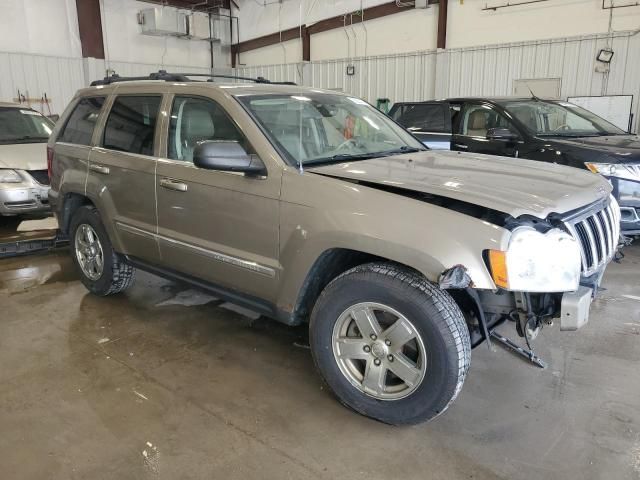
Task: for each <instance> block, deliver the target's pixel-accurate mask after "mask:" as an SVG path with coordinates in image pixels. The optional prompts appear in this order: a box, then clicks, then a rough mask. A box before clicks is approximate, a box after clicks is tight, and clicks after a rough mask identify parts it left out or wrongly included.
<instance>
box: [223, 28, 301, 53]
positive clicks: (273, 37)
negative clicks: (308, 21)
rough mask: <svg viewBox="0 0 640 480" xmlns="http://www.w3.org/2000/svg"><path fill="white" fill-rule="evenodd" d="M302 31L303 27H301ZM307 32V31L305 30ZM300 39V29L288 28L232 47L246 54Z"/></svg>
mask: <svg viewBox="0 0 640 480" xmlns="http://www.w3.org/2000/svg"><path fill="white" fill-rule="evenodd" d="M302 28H303V29H304V28H305V26H304V25H303V26H302ZM307 30H308V29H307ZM296 38H300V27H299V26H298V27H295V28H289V29H287V30H282V31H281V32H276V33H272V34H270V35H265V36H263V37H258V38H252V39H251V40H245V41H244V42H240V43H237V44H236V45H234V47H235V48H236V51H237V52H239V53H242V52H248V51H249V50H255V49H256V48H262V47H268V46H269V45H275V44H277V43H280V42H287V41H289V40H295V39H296Z"/></svg>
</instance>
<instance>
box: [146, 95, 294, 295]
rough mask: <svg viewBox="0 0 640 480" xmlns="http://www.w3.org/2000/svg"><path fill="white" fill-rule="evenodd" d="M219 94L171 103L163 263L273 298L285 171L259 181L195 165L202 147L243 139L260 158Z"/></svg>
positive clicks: (162, 176)
mask: <svg viewBox="0 0 640 480" xmlns="http://www.w3.org/2000/svg"><path fill="white" fill-rule="evenodd" d="M211 95H212V97H213V98H211V97H208V96H195V95H178V94H176V95H175V96H174V97H172V98H169V99H168V100H169V101H168V104H167V105H166V109H167V110H168V111H170V114H169V116H168V117H167V118H168V122H166V123H168V126H167V127H166V128H164V129H163V130H165V131H166V132H167V133H166V137H165V138H166V154H165V155H164V158H161V159H160V160H159V161H158V169H157V183H156V189H157V195H158V241H159V243H160V251H161V254H162V264H163V266H166V267H168V268H170V269H172V270H176V271H178V272H182V273H185V274H188V275H190V276H192V277H196V278H198V279H202V280H205V281H207V282H209V283H211V284H215V285H217V286H222V287H224V288H226V289H227V290H229V289H232V290H236V291H238V292H240V293H241V294H243V299H244V300H247V296H248V297H261V298H263V299H266V298H273V297H274V296H275V292H276V290H275V289H276V282H277V280H278V273H279V267H278V266H279V263H278V235H279V211H280V205H279V198H280V184H281V175H282V173H281V169H278V168H275V167H274V166H273V165H272V164H269V163H268V162H267V161H265V162H264V163H265V165H266V167H267V170H268V174H267V176H265V177H259V178H258V177H248V176H244V175H243V174H240V173H233V172H222V171H216V170H207V169H202V168H198V167H196V166H195V165H194V164H193V152H194V148H195V147H196V146H197V144H198V142H201V141H207V140H220V141H237V142H239V143H240V144H241V145H242V146H243V147H244V148H245V150H246V151H248V152H249V153H254V154H255V153H256V151H255V149H254V148H253V146H252V145H251V143H250V142H249V140H248V139H247V137H246V136H245V133H243V132H242V131H241V130H240V128H239V127H238V125H237V124H236V123H235V122H234V121H233V120H232V117H231V115H230V114H228V113H227V111H226V110H225V108H224V107H223V106H222V104H223V103H224V101H225V98H224V97H223V96H222V94H220V93H218V92H211ZM227 105H228V104H227ZM235 108H236V109H240V107H239V106H235ZM236 113H237V112H236ZM227 293H228V292H227ZM258 308H259V306H258Z"/></svg>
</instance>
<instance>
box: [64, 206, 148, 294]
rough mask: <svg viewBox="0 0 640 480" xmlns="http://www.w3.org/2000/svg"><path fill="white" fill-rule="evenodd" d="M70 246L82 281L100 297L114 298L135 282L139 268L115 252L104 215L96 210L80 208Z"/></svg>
mask: <svg viewBox="0 0 640 480" xmlns="http://www.w3.org/2000/svg"><path fill="white" fill-rule="evenodd" d="M69 243H70V245H71V257H72V258H73V263H74V264H75V265H76V267H77V268H78V271H79V272H80V281H81V282H82V283H83V284H84V286H85V287H87V289H88V290H89V291H90V292H91V293H93V294H95V295H99V296H106V295H112V294H115V293H119V292H121V291H123V290H125V289H126V288H128V287H129V286H130V285H131V284H132V283H133V281H134V277H135V268H134V267H132V266H131V265H129V264H127V263H126V261H125V259H124V258H123V257H122V256H121V255H120V254H118V253H116V252H115V251H114V250H113V246H112V245H111V241H110V240H109V236H108V235H107V231H106V230H105V228H104V225H103V224H102V220H101V219H100V214H99V213H98V210H97V209H96V208H95V207H94V206H90V205H87V206H83V207H80V208H78V210H76V212H75V213H74V215H73V217H72V218H71V225H70V228H69Z"/></svg>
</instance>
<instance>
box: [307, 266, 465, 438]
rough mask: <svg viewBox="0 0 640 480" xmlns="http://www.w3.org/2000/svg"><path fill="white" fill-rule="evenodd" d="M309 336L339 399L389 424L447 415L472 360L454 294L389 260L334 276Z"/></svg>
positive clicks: (316, 310)
mask: <svg viewBox="0 0 640 480" xmlns="http://www.w3.org/2000/svg"><path fill="white" fill-rule="evenodd" d="M309 339H310V344H311V352H312V355H313V359H314V362H315V364H316V367H317V368H318V370H319V372H320V375H321V376H322V377H323V379H324V380H325V381H326V383H327V384H328V385H329V387H330V388H331V390H332V391H333V392H334V393H335V394H336V396H337V397H338V398H339V400H340V401H341V402H342V403H343V404H345V405H346V406H348V407H349V408H351V409H353V410H355V411H356V412H358V413H360V414H362V415H365V416H368V417H372V418H375V419H377V420H380V421H382V422H385V423H389V424H394V425H399V424H415V423H420V422H424V421H427V420H431V419H433V418H435V417H436V416H438V415H440V414H441V413H442V412H444V411H445V410H446V409H447V408H448V406H449V405H450V404H451V402H453V401H454V400H455V398H456V396H457V395H458V393H459V392H460V390H461V388H462V384H463V383H464V379H465V376H466V374H467V371H468V369H469V365H470V361H471V342H470V339H469V331H468V329H467V326H466V323H465V320H464V317H463V315H462V313H461V311H460V309H459V308H458V306H457V305H456V303H455V302H454V300H453V299H452V298H451V296H450V295H449V294H448V293H447V292H445V291H443V290H441V289H440V288H438V287H437V286H436V285H434V284H432V283H430V282H429V281H427V280H426V279H424V278H423V277H421V276H420V275H419V274H417V273H414V272H412V271H410V270H407V269H403V268H400V267H398V266H395V265H393V264H385V263H375V264H367V265H361V266H358V267H355V268H353V269H351V270H349V271H347V272H345V273H344V274H342V275H340V276H339V277H337V278H336V279H335V280H333V281H332V282H331V283H330V284H329V285H328V286H327V287H326V288H325V289H324V291H323V292H322V294H321V295H320V298H319V299H318V301H317V303H316V305H315V307H314V309H313V312H312V315H311V321H310V325H309Z"/></svg>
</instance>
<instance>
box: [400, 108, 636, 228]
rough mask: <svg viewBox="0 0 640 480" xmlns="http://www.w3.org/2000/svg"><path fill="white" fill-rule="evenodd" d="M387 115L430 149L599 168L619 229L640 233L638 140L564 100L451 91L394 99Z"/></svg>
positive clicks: (592, 168) (634, 136)
mask: <svg viewBox="0 0 640 480" xmlns="http://www.w3.org/2000/svg"><path fill="white" fill-rule="evenodd" d="M389 115H390V116H391V117H392V118H393V119H394V120H396V121H397V122H398V123H400V124H401V125H403V126H404V127H405V128H407V129H408V130H410V131H411V132H413V134H414V135H415V136H416V137H418V138H419V139H420V140H421V141H422V142H423V143H424V144H425V145H427V146H428V147H429V148H432V149H451V150H460V151H465V152H477V153H486V154H491V155H502V156H510V157H521V158H527V159H531V160H540V161H543V162H553V163H559V164H563V165H569V166H572V167H577V168H582V169H589V170H591V171H592V172H594V173H600V174H602V175H604V176H605V177H606V178H607V179H608V180H609V181H610V182H611V184H612V186H613V194H614V196H615V197H616V199H617V200H618V203H619V204H620V208H621V212H622V225H621V226H622V231H623V233H625V234H627V235H640V139H639V138H638V136H637V135H633V134H630V133H628V132H625V131H624V130H622V129H620V128H618V127H616V126H615V125H613V124H611V123H609V122H608V121H606V120H604V119H603V118H600V117H598V116H597V115H595V114H593V113H591V112H589V111H587V110H585V109H583V108H580V107H578V106H576V105H573V104H571V103H568V102H563V101H556V100H541V99H538V98H454V99H449V100H444V101H434V102H416V103H396V104H395V105H394V106H393V108H392V109H391V111H390V112H389Z"/></svg>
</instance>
